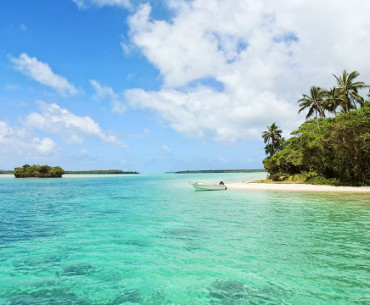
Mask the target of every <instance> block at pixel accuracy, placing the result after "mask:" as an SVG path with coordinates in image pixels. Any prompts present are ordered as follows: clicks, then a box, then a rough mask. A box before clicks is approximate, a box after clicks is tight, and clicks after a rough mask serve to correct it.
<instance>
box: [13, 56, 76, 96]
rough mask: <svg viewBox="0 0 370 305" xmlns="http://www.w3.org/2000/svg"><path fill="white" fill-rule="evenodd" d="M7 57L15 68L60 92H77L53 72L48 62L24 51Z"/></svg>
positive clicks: (71, 93)
mask: <svg viewBox="0 0 370 305" xmlns="http://www.w3.org/2000/svg"><path fill="white" fill-rule="evenodd" d="M9 59H10V61H11V62H12V63H13V64H14V68H15V69H16V70H18V71H20V72H22V73H23V74H24V75H26V76H29V77H31V78H32V79H34V80H36V81H37V82H39V83H41V84H43V85H45V86H48V87H51V88H53V89H55V90H57V91H59V92H60V93H61V94H70V95H75V94H77V93H78V90H77V89H76V88H75V87H74V86H73V85H72V84H71V83H70V82H69V81H68V80H67V79H66V78H65V77H63V76H60V75H58V74H55V73H54V72H53V71H52V70H51V68H50V66H49V65H48V64H46V63H43V62H41V61H39V60H37V58H36V57H29V56H28V55H27V54H26V53H22V54H21V55H19V57H17V58H16V57H12V56H10V57H9Z"/></svg>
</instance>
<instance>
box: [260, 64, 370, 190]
mask: <svg viewBox="0 0 370 305" xmlns="http://www.w3.org/2000/svg"><path fill="white" fill-rule="evenodd" d="M358 76H359V73H358V72H357V71H353V72H351V73H347V71H343V73H342V75H340V76H336V75H334V77H335V79H336V82H337V87H333V88H331V89H330V90H326V89H322V88H320V87H317V86H312V87H311V89H310V94H309V95H306V94H303V95H302V98H301V99H300V100H298V103H299V107H300V109H299V112H301V111H303V110H307V111H308V112H307V115H306V119H309V118H310V117H312V116H314V117H315V119H314V120H309V121H306V122H305V123H303V124H302V125H301V126H300V127H299V128H298V130H296V131H293V132H292V135H293V137H292V138H290V139H289V140H287V141H284V140H283V139H282V138H281V137H280V138H279V137H277V138H276V144H275V146H276V147H278V149H273V150H269V147H268V145H266V147H265V152H266V154H267V155H269V156H268V157H267V158H266V159H265V160H264V161H263V164H264V166H265V169H266V170H267V171H268V172H269V174H270V177H271V178H272V179H273V180H276V181H281V180H286V179H292V180H299V181H303V182H304V181H308V182H309V183H312V184H332V185H370V94H368V97H369V101H367V102H365V100H364V98H363V97H362V96H361V95H360V94H359V90H360V89H364V88H369V86H368V85H366V84H365V83H363V82H360V81H355V79H356V78H357V77H358ZM358 107H361V108H360V109H357V108H358ZM338 110H339V112H338ZM326 112H327V113H329V114H332V116H335V117H331V118H325V117H326ZM273 125H274V126H273ZM273 125H271V126H270V127H269V126H268V130H267V131H264V132H263V133H262V137H263V139H264V142H265V143H266V142H267V141H266V139H268V138H269V137H270V138H271V137H272V136H273V135H271V127H274V130H279V129H278V127H277V126H276V125H275V123H273ZM268 144H269V143H268Z"/></svg>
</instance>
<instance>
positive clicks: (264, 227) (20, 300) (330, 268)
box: [0, 174, 370, 305]
mask: <svg viewBox="0 0 370 305" xmlns="http://www.w3.org/2000/svg"><path fill="white" fill-rule="evenodd" d="M258 176H261V174H243V175H241V174H224V175H220V174H210V175H175V174H166V175H136V176H92V177H84V176H82V177H81V176H69V178H68V177H67V176H66V178H62V179H25V180H23V179H12V178H10V176H8V177H6V176H2V177H3V178H1V179H0V304H1V305H3V304H7V305H8V304H9V305H10V304H12V305H13V304H36V305H37V304H105V305H108V304H109V305H113V304H153V305H154V304H225V305H231V304H235V305H236V304H238V305H240V304H369V302H370V281H369V274H370V272H369V271H370V267H369V266H370V232H369V225H370V202H369V201H370V200H369V199H370V198H369V195H358V194H347V195H343V194H322V193H302V192H273V191H240V190H239V191H233V190H228V191H221V192H195V191H194V190H193V189H192V187H191V186H190V185H189V184H188V181H197V180H198V181H209V182H218V181H219V180H223V181H225V183H227V182H234V181H243V180H245V181H248V180H253V179H256V178H258Z"/></svg>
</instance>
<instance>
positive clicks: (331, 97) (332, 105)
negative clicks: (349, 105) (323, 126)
mask: <svg viewBox="0 0 370 305" xmlns="http://www.w3.org/2000/svg"><path fill="white" fill-rule="evenodd" d="M323 97H324V99H323V101H322V104H323V106H324V109H325V110H328V111H329V112H331V113H334V114H335V116H337V112H336V109H337V108H338V106H341V107H342V108H343V107H344V104H345V100H344V98H343V95H342V94H341V91H340V89H339V88H335V87H333V88H331V89H330V90H325V91H324V94H323Z"/></svg>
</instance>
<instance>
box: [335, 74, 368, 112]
mask: <svg viewBox="0 0 370 305" xmlns="http://www.w3.org/2000/svg"><path fill="white" fill-rule="evenodd" d="M333 75H334V77H335V78H336V80H337V84H338V88H339V90H340V92H341V94H342V95H343V99H344V104H343V106H342V110H343V112H344V113H348V112H349V111H350V109H353V108H355V107H356V103H359V104H360V105H361V107H362V106H363V104H364V99H363V97H362V96H361V95H359V94H358V90H359V89H363V88H366V87H369V86H367V85H366V84H365V83H364V82H354V79H355V78H356V77H357V76H359V75H360V73H358V72H357V71H353V72H351V73H350V74H348V73H347V71H346V70H344V71H343V73H342V75H341V76H336V75H335V74H333Z"/></svg>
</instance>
